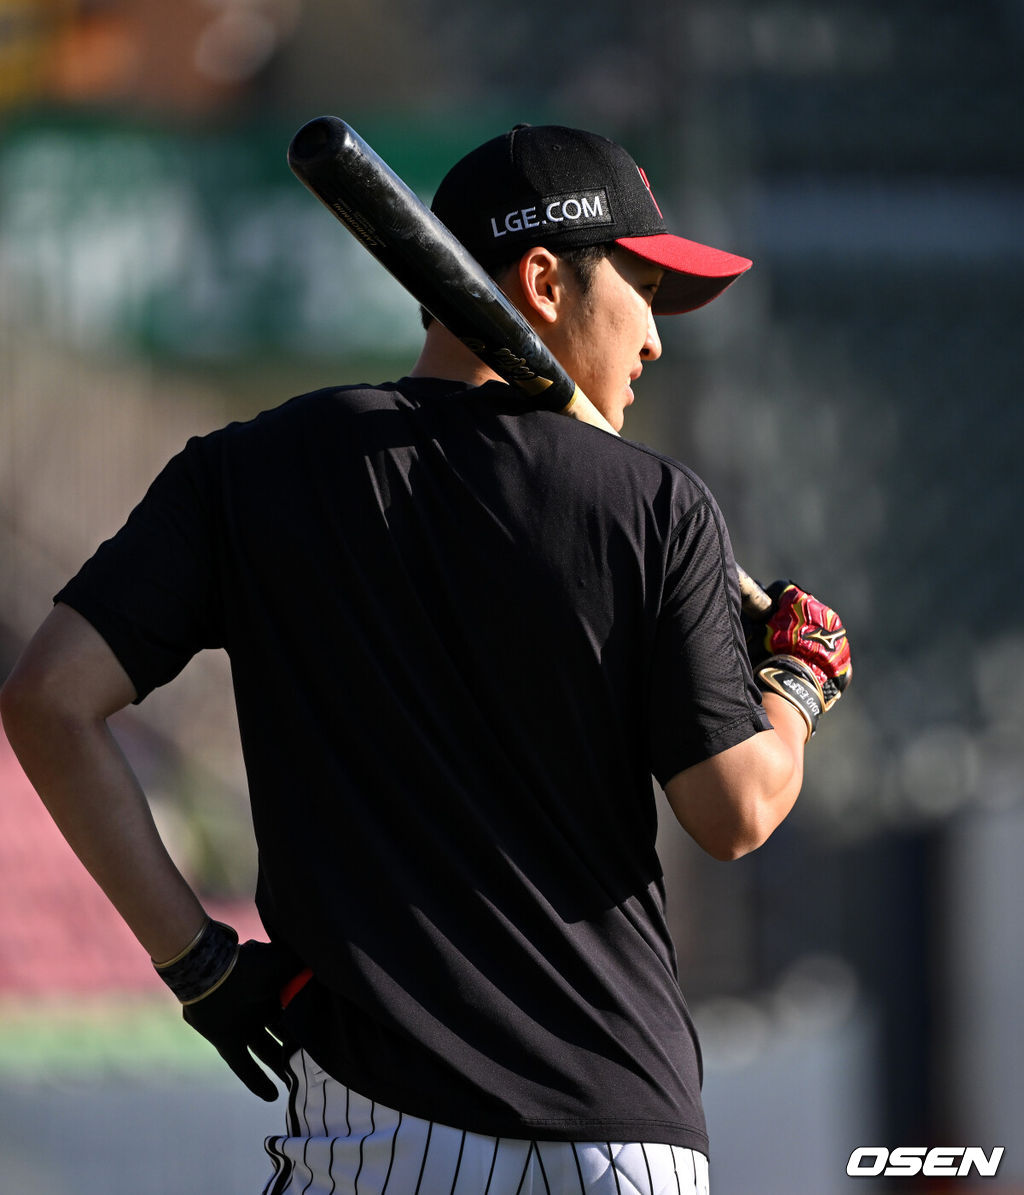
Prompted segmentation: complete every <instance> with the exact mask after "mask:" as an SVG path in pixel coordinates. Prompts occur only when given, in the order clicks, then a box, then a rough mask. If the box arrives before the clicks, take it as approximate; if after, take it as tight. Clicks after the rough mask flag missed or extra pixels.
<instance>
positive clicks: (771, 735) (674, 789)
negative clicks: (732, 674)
mask: <svg viewBox="0 0 1024 1195" xmlns="http://www.w3.org/2000/svg"><path fill="white" fill-rule="evenodd" d="M764 704H765V712H766V713H767V714H768V717H769V718H770V719H771V723H772V727H773V729H772V730H767V731H763V732H762V733H761V734H756V735H754V736H753V737H752V738H749V739H746V740H744V741H743V742H742V743H737V744H736V746H734V747H730V748H729V749H728V750H726V751H722V752H721V753H720V754H718V755H713V756H711V758H710V759H705V760H702V761H701V762H700V763H698V764H695V765H694V766H693V767H692V768H687V769H686V770H685V771H684V772H680V773H678V775H676V776H673V777H672V779H671V780H669V782H668V783H667V784H666V785H665V795H666V796H667V797H668V800H669V804H670V805H671V806H672V812H673V813H674V814H675V816H676V819H677V820H678V822H679V824H680V825H681V826H682V827H683V829H684V830H685V831H686V832H687V833H688V834H689V835H690V837H691V838H693V840H694V841H695V842H696V843H697V844H698V845H699V846H701V847H703V849H704V850H705V851H707V852H708V854H709V855H712V856H713V857H714V858H715V859H720V860H723V861H726V860H731V859H738V858H740V857H741V856H742V855H746V854H749V853H750V851H753V850H756V849H757V848H758V847H759V846H761V845H763V843H765V842H766V841H767V840H768V838H769V837H771V835H772V833H774V831H775V830H776V828H777V827H778V826H779V825H780V824H781V823H782V822H783V821H784V819H785V818H786V816H787V815H788V813H789V811H790V810H791V809H792V808H793V805H794V804H795V803H796V799H797V797H798V796H799V795H800V788H801V785H802V784H803V774H804V744H805V742H806V740H807V733H806V729H805V725H804V721H803V718H802V717H801V716H800V714H799V712H798V711H797V710H796V709H794V707H793V706H792V705H791V704H790V703H789V702H787V701H785V700H784V699H783V698H782V697H779V696H777V695H775V694H771V693H768V694H765V699H764Z"/></svg>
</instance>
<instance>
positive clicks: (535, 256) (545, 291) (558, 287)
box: [516, 246, 567, 324]
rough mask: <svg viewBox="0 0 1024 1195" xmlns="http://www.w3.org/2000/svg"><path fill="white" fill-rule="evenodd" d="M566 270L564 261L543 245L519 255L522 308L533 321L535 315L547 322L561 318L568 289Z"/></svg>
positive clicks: (535, 317) (551, 322)
mask: <svg viewBox="0 0 1024 1195" xmlns="http://www.w3.org/2000/svg"><path fill="white" fill-rule="evenodd" d="M564 271H565V266H564V265H563V263H562V262H561V261H559V259H558V258H557V257H556V256H555V255H554V254H553V253H552V252H551V251H550V250H549V249H545V248H543V247H541V246H538V247H536V248H534V249H528V250H527V251H526V252H525V253H524V254H523V256H522V257H521V258H520V259H519V265H518V267H517V270H516V281H517V282H518V285H519V290H520V293H521V296H522V303H523V306H522V310H523V312H524V314H525V315H526V317H527V319H529V320H530V321H531V323H532V322H533V321H534V320H535V319H537V320H540V321H541V322H542V323H545V324H553V323H555V322H556V321H557V319H558V315H559V309H560V307H561V304H562V303H563V302H564V300H565V297H566V293H567V291H566V285H565V272H564Z"/></svg>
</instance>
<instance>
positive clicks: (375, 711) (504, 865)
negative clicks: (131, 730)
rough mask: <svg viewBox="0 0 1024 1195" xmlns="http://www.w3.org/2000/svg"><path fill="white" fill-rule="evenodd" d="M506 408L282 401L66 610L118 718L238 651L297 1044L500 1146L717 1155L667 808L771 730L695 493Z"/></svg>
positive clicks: (444, 395)
mask: <svg viewBox="0 0 1024 1195" xmlns="http://www.w3.org/2000/svg"><path fill="white" fill-rule="evenodd" d="M511 394H512V392H511V391H510V390H509V388H508V387H506V386H504V385H503V384H499V383H490V384H488V385H487V386H485V387H482V388H479V389H472V388H468V387H465V386H460V385H458V384H455V383H451V382H442V381H437V380H415V381H413V380H410V379H404V380H403V381H401V382H399V383H397V384H387V385H384V386H381V387H372V388H371V387H350V388H345V389H340V390H324V391H320V392H317V393H314V394H310V395H305V396H302V397H300V398H297V399H293V400H292V401H291V402H288V403H286V404H284V405H283V406H281V407H278V408H276V409H275V410H272V411H268V412H265V413H264V414H262V415H260V416H258V417H257V418H256V419H254V420H252V421H250V422H248V423H243V424H232V425H230V426H228V427H226V428H224V429H222V430H220V431H217V432H215V433H213V434H211V435H208V436H205V437H202V438H195V439H193V440H191V441H189V443H188V445H187V446H186V447H185V449H184V451H183V452H181V453H180V454H179V455H178V456H176V457H175V458H174V459H173V460H172V461H171V462H170V463H169V464H168V465H167V466H166V468H165V469H164V471H163V472H162V473H161V474H160V476H159V477H158V478H157V479H156V481H155V482H154V483H153V485H152V486H151V488H150V490H149V492H148V493H147V495H146V497H145V498H144V500H143V501H142V502H141V503H140V505H139V506H138V507H137V508H136V510H135V511H134V512H133V513H132V515H131V516H130V518H129V520H128V522H127V523H126V525H125V526H124V527H123V528H122V530H121V531H120V532H119V533H118V534H117V535H116V536H115V537H114V538H113V539H112V540H109V541H107V542H106V543H105V544H103V545H101V547H100V548H99V549H98V551H97V552H96V554H95V556H94V557H93V558H92V559H91V560H90V561H89V562H88V563H87V564H86V565H85V566H84V567H83V568H82V570H81V571H80V573H79V574H78V576H77V577H76V578H75V579H74V580H72V581H71V582H70V583H69V584H68V585H67V586H66V587H65V589H64V590H63V591H62V592H61V593H60V594H59V595H58V600H60V601H63V602H66V603H68V604H69V605H71V606H72V607H74V608H75V609H77V610H78V611H79V612H80V613H81V614H83V615H84V616H85V617H86V618H87V619H88V620H89V621H90V622H91V623H92V624H93V625H94V626H95V627H96V629H97V630H98V631H99V632H100V634H101V635H103V637H104V638H105V639H106V641H107V642H108V643H109V645H110V646H111V648H112V649H113V651H114V653H115V654H116V655H117V657H118V659H119V660H120V662H121V663H122V665H123V666H124V668H125V669H126V671H127V672H128V674H129V676H130V677H131V678H132V680H133V682H134V684H135V687H136V690H137V694H138V699H139V700H141V699H142V698H143V697H144V696H145V695H146V694H147V693H148V692H149V691H150V690H152V689H153V688H154V687H155V686H157V685H162V684H164V683H166V682H168V681H169V680H171V679H172V678H173V677H174V676H175V675H177V673H178V672H179V671H180V670H181V669H182V668H183V667H184V665H185V664H186V663H187V661H188V660H189V659H190V658H191V656H192V655H193V654H194V653H195V652H197V651H198V650H200V649H202V648H219V647H223V648H225V649H226V651H227V653H228V655H229V657H230V661H231V668H232V676H233V683H234V689H235V696H236V702H237V708H238V718H239V728H240V732H241V741H242V748H243V753H244V757H245V764H246V769H247V775H248V782H249V788H250V796H251V801H252V811H253V820H254V826H255V832H256V838H257V841H258V844H259V881H258V891H257V903H258V907H259V910H260V913H261V916H262V918H263V921H264V924H265V926H266V928H267V930H268V933H269V934H270V935H271V937H272V938H274V939H275V940H279V941H281V942H282V943H284V944H286V945H288V946H289V947H291V948H292V949H293V950H294V951H295V953H296V954H297V956H298V957H299V958H301V960H302V961H303V962H304V963H305V964H307V965H308V966H310V967H311V968H312V969H313V971H314V973H315V975H316V977H317V978H316V982H315V983H314V984H311V985H310V986H309V987H308V988H306V989H305V991H304V992H303V993H302V995H300V996H299V997H298V998H297V999H296V1001H295V1002H294V1004H293V1005H292V1006H291V1008H290V1010H289V1011H290V1017H291V1021H292V1025H293V1028H294V1030H295V1032H296V1033H297V1035H298V1037H299V1040H300V1041H302V1043H303V1044H304V1045H305V1046H306V1047H307V1049H309V1051H310V1052H311V1053H312V1054H313V1056H314V1057H315V1058H316V1059H317V1060H318V1061H319V1062H320V1063H321V1065H323V1066H324V1067H325V1069H327V1070H328V1071H329V1072H330V1073H332V1074H334V1075H335V1077H336V1078H338V1079H339V1080H341V1081H342V1082H346V1083H348V1084H349V1085H350V1086H352V1087H353V1088H355V1089H357V1090H359V1091H361V1092H362V1093H363V1094H365V1095H367V1096H369V1097H371V1098H374V1099H377V1100H379V1101H380V1102H382V1103H386V1104H389V1105H391V1106H393V1107H397V1108H400V1109H402V1110H403V1111H405V1112H407V1113H409V1114H412V1115H418V1116H423V1117H428V1118H431V1119H434V1120H437V1121H441V1122H444V1123H449V1124H454V1125H457V1126H460V1127H462V1128H466V1129H469V1130H472V1131H477V1132H482V1133H488V1134H493V1135H496V1136H514V1137H536V1138H553V1139H577V1140H595V1139H599V1140H647V1141H668V1142H672V1143H675V1144H679V1145H684V1146H691V1147H694V1148H698V1149H701V1150H706V1148H707V1141H706V1135H705V1127H704V1119H703V1113H702V1110H701V1102H700V1056H699V1049H698V1046H697V1042H696V1036H695V1033H694V1030H693V1025H692V1023H691V1020H690V1016H689V1013H688V1011H687V1009H686V1005H685V1003H684V1000H683V997H682V995H681V993H680V989H679V985H678V982H677V978H676V961H675V956H674V952H673V948H672V944H671V941H670V938H669V934H668V930H667V927H666V924H665V916H664V892H663V883H662V874H661V868H660V865H659V862H658V859H657V855H656V853H655V833H656V808H655V796H654V793H653V788H652V785H651V779H650V778H651V775H652V773H653V774H654V775H655V776H656V777H657V778H658V779H659V780H660V781H662V782H665V781H667V780H668V779H669V778H670V777H671V776H673V775H675V774H676V773H677V772H679V771H681V770H682V769H684V768H687V767H689V766H690V765H692V764H695V763H698V762H699V761H700V760H702V759H705V758H707V757H708V756H711V755H713V754H715V753H716V752H718V751H721V750H724V749H725V748H727V747H730V746H732V745H734V744H736V743H738V742H741V741H742V740H744V739H746V738H747V737H749V736H750V735H752V734H754V733H756V732H757V731H759V730H762V729H765V728H767V727H768V725H769V724H768V721H767V719H766V717H765V715H764V710H763V707H762V705H761V701H760V697H759V694H758V692H757V689H756V687H755V686H754V685H753V683H752V680H751V676H750V669H749V665H748V663H747V659H746V653H745V650H744V647H743V638H742V633H741V630H740V622H739V606H738V593H737V587H736V585H735V582H734V580H733V572H734V565H733V560H732V554H731V549H730V546H729V540H728V535H727V532H726V529H725V526H724V524H723V521H722V519H721V516H720V514H719V512H718V509H717V507H716V505H715V502H714V500H713V498H712V497H711V496H710V494H709V493H708V491H707V490H706V488H705V487H704V486H703V485H702V483H701V482H700V481H699V480H698V479H697V478H696V477H695V476H694V475H693V474H692V473H691V472H690V471H689V470H687V469H686V468H684V467H683V466H681V465H679V464H678V463H676V462H673V461H671V460H668V459H666V458H665V457H662V456H660V455H658V454H656V453H654V452H652V451H650V450H648V449H646V448H643V447H641V446H639V445H636V444H632V443H630V442H628V441H626V440H622V439H619V438H617V437H614V436H610V435H608V434H606V433H603V432H600V431H597V430H596V429H594V428H591V427H587V426H585V425H582V424H580V423H577V422H575V421H573V420H571V419H567V418H564V417H562V416H559V415H555V414H551V413H548V412H531V413H527V414H516V413H514V408H513V406H512V402H513V400H512V397H511Z"/></svg>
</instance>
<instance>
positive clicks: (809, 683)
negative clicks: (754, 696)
mask: <svg viewBox="0 0 1024 1195" xmlns="http://www.w3.org/2000/svg"><path fill="white" fill-rule="evenodd" d="M766 592H767V593H768V596H769V597H770V598H771V599H772V607H771V610H770V611H769V613H768V616H767V618H766V619H764V620H763V621H755V620H749V619H748V620H745V630H746V635H747V649H748V651H749V652H750V660H751V663H752V664H753V667H754V675H755V678H756V679H757V682H758V684H759V685H760V687H761V688H762V689H763V690H764V691H766V692H774V693H778V694H779V696H781V697H784V698H785V699H786V700H787V701H789V702H791V703H792V704H793V705H795V706H796V707H797V709H798V710H799V711H800V713H801V714H802V715H803V717H804V719H805V721H806V722H807V725H808V736H807V737H808V738H810V736H811V735H812V734H813V733H814V731H815V729H816V727H817V722H818V718H819V717H820V715H821V713H822V712H823V711H825V710H828V709H831V708H832V706H833V705H835V703H836V702H837V701H838V700H839V698H840V697H841V696H842V695H843V693H844V692H845V690H846V688H847V686H848V685H849V683H850V677H851V676H852V675H853V664H852V661H851V658H850V641H849V639H848V637H847V634H846V628H845V627H844V626H843V623H842V620H841V619H840V617H839V615H838V614H837V613H836V612H835V611H834V610H832V609H831V608H830V607H828V606H826V605H825V604H824V602H820V601H819V600H818V599H817V598H816V597H812V595H811V594H809V593H806V592H805V591H804V590H803V589H801V588H800V587H799V586H798V585H795V584H794V583H793V582H792V581H775V582H774V583H773V584H772V585H769V586H768V588H767V591H766Z"/></svg>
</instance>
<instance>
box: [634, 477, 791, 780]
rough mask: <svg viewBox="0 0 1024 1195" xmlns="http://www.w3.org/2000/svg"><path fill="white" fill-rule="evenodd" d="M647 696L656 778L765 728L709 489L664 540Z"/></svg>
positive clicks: (722, 530)
mask: <svg viewBox="0 0 1024 1195" xmlns="http://www.w3.org/2000/svg"><path fill="white" fill-rule="evenodd" d="M650 702H651V709H650V721H649V725H650V727H651V731H650V735H651V738H650V750H651V770H652V772H653V773H654V775H655V777H656V778H657V780H658V781H659V783H661V784H665V783H666V782H667V781H668V780H670V779H671V778H672V777H673V776H674V775H676V774H677V773H678V772H681V771H683V770H684V769H686V768H688V767H692V766H693V765H694V764H697V763H700V762H701V761H702V760H704V759H707V758H710V757H711V756H712V755H717V754H718V753H719V752H720V751H724V750H726V748H728V747H732V746H735V745H736V744H737V743H740V742H743V741H744V740H745V739H747V738H749V737H750V736H751V735H753V734H756V733H757V732H758V731H761V730H769V729H771V723H770V722H769V721H768V718H767V715H766V714H765V712H764V706H763V704H762V702H761V696H760V693H759V691H758V689H757V686H756V685H755V684H754V680H753V676H752V674H751V669H750V662H749V658H748V656H747V651H746V646H745V643H744V639H743V632H742V626H741V622H740V607H739V586H738V582H737V581H736V565H735V561H734V560H733V555H732V546H731V544H730V542H729V535H728V531H727V529H726V526H725V523H724V520H723V519H722V516H721V513H720V512H719V510H718V508H717V506H716V505H715V503H714V500H713V499H712V498H711V497H710V495H705V496H704V497H702V498H700V499H699V500H697V501H696V502H695V503H694V504H693V506H691V507H690V509H689V510H688V511H687V513H686V514H685V516H684V517H683V518H682V519H681V520H680V521H679V523H678V524H677V526H676V527H675V529H674V532H673V535H672V537H671V540H670V542H669V545H668V557H667V561H666V570H665V582H664V587H663V593H662V602H661V609H660V611H659V616H658V625H657V632H656V636H655V646H654V658H653V661H652V679H651V690H650Z"/></svg>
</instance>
